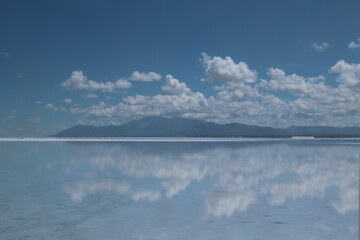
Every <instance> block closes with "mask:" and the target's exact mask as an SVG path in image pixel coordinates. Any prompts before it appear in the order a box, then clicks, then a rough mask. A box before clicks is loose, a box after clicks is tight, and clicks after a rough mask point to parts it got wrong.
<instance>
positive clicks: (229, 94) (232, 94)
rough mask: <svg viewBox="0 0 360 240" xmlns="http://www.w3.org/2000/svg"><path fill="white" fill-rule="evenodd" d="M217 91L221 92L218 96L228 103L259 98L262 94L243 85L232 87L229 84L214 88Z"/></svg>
mask: <svg viewBox="0 0 360 240" xmlns="http://www.w3.org/2000/svg"><path fill="white" fill-rule="evenodd" d="M214 89H215V90H221V91H219V92H218V93H217V96H218V98H219V99H221V100H226V101H243V100H245V99H248V98H254V97H259V96H260V94H259V92H258V90H257V89H256V88H253V87H251V86H248V85H245V84H243V83H240V84H236V85H232V84H227V85H223V86H220V87H214Z"/></svg>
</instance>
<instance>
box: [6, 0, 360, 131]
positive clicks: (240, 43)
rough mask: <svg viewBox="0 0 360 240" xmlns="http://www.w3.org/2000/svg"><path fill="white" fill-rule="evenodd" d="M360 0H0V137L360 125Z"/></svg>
mask: <svg viewBox="0 0 360 240" xmlns="http://www.w3.org/2000/svg"><path fill="white" fill-rule="evenodd" d="M359 9H360V1H358V0H344V1H333V0H330V1H319V0H314V1H303V0H301V1H300V0H299V1H298V0H293V1H288V0H286V1H285V0H278V1H268V0H267V1H265V0H255V1H254V0H252V1H250V0H245V1H232V0H224V1H212V0H209V1H201V0H199V1H187V0H183V1H175V0H167V1H160V0H154V1H140V0H132V1H125V0H123V1H97V0H96V1H95V0H94V1H91V0H87V1H81V0H79V1H67V0H65V1H55V0H47V1H45V0H42V1H41V0H34V1H25V0H23V1H20V0H11V1H9V0H3V1H1V2H0V136H44V135H49V134H54V133H56V132H58V131H61V130H63V129H66V128H68V127H71V126H74V125H77V124H90V125H96V126H100V125H109V124H121V123H124V122H127V121H130V120H134V119H138V118H141V117H144V116H164V117H172V116H178V117H185V118H193V119H204V120H208V121H212V122H217V123H231V122H237V123H245V124H255V125H260V126H272V127H287V126H291V125H321V126H360V14H358V12H359Z"/></svg>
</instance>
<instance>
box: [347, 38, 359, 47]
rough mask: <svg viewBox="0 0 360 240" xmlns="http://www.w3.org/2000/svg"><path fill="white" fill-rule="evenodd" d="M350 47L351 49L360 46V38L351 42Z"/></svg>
mask: <svg viewBox="0 0 360 240" xmlns="http://www.w3.org/2000/svg"><path fill="white" fill-rule="evenodd" d="M348 48H350V49H357V48H360V38H358V39H357V42H353V41H351V42H349V44H348Z"/></svg>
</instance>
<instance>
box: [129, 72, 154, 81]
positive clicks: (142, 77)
mask: <svg viewBox="0 0 360 240" xmlns="http://www.w3.org/2000/svg"><path fill="white" fill-rule="evenodd" d="M160 79H161V75H160V74H158V73H155V72H149V73H143V72H139V71H135V72H133V73H132V74H131V77H129V80H130V81H140V82H154V81H159V80H160Z"/></svg>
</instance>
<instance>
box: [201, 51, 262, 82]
mask: <svg viewBox="0 0 360 240" xmlns="http://www.w3.org/2000/svg"><path fill="white" fill-rule="evenodd" d="M201 62H202V64H203V66H204V68H205V74H206V75H207V76H208V79H209V80H211V81H223V82H231V81H236V82H242V83H253V82H255V81H256V80H257V73H256V71H254V70H251V69H250V68H249V67H248V65H247V64H246V63H245V62H239V63H235V62H234V61H233V60H232V58H231V57H225V58H221V57H210V56H209V55H207V54H206V53H202V59H201Z"/></svg>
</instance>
